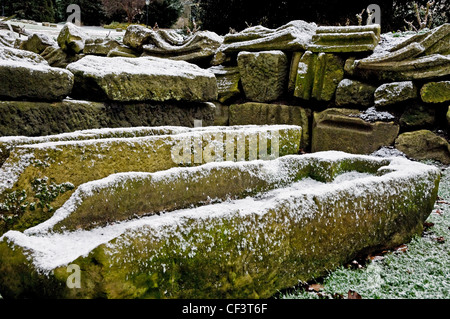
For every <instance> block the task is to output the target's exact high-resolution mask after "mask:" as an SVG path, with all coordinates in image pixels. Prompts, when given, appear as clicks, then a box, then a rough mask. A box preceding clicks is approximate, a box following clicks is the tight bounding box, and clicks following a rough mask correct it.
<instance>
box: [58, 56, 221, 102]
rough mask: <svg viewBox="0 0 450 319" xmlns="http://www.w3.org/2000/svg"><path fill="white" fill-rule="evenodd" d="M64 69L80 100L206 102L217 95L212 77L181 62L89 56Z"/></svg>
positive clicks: (193, 65)
mask: <svg viewBox="0 0 450 319" xmlns="http://www.w3.org/2000/svg"><path fill="white" fill-rule="evenodd" d="M67 69H68V70H69V71H71V72H72V73H73V74H74V77H75V83H74V87H73V92H72V95H73V96H74V97H76V98H81V99H88V100H89V99H90V100H93V101H98V100H111V101H119V102H131V101H160V102H162V101H189V102H207V101H214V100H216V99H217V95H218V93H217V81H216V77H215V76H214V74H213V73H212V72H210V71H208V70H204V69H202V68H200V67H198V66H196V65H195V64H191V63H188V62H185V61H172V60H168V59H161V58H155V57H140V58H123V57H114V58H107V57H100V56H92V55H90V56H86V57H84V58H82V59H81V60H79V61H77V62H74V63H71V64H69V65H68V66H67Z"/></svg>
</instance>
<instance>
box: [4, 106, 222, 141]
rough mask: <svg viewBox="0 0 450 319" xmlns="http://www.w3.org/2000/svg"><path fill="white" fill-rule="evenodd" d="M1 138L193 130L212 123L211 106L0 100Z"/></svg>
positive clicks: (213, 114) (213, 113) (213, 115)
mask: <svg viewBox="0 0 450 319" xmlns="http://www.w3.org/2000/svg"><path fill="white" fill-rule="evenodd" d="M0 118H1V119H2V121H1V123H0V136H18V135H19V136H20V135H25V136H43V135H50V134H60V133H66V132H73V131H76V130H86V129H95V128H119V127H138V126H168V125H169V126H185V127H193V126H194V120H202V122H203V126H210V125H213V124H214V121H215V107H214V106H213V105H211V103H162V102H153V103H131V104H130V103H128V104H121V103H103V102H88V101H78V100H71V99H65V100H63V101H61V102H54V103H47V102H24V101H0Z"/></svg>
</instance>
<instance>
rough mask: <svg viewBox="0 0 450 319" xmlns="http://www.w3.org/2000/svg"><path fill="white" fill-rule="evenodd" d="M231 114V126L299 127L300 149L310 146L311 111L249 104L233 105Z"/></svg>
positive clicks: (274, 105)
mask: <svg viewBox="0 0 450 319" xmlns="http://www.w3.org/2000/svg"><path fill="white" fill-rule="evenodd" d="M229 113H230V116H229V125H249V124H253V125H275V124H288V125H298V126H300V127H301V128H302V139H301V145H300V147H301V148H303V149H305V148H307V147H308V146H309V140H310V139H309V136H310V132H309V129H310V128H309V126H310V125H309V117H310V113H311V111H310V110H309V109H304V108H302V107H298V106H290V105H281V104H265V103H254V102H249V103H244V104H233V105H231V106H230V110H229Z"/></svg>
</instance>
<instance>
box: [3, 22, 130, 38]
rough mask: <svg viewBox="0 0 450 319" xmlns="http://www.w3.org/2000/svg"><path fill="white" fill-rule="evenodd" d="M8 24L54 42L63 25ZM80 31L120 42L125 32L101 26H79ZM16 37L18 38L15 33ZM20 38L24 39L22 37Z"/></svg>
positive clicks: (93, 36) (91, 35)
mask: <svg viewBox="0 0 450 319" xmlns="http://www.w3.org/2000/svg"><path fill="white" fill-rule="evenodd" d="M10 24H12V25H17V26H20V27H22V28H25V30H26V31H28V32H31V33H42V34H45V35H48V36H50V37H51V38H53V39H54V40H56V39H57V38H58V35H59V32H60V31H61V29H62V28H63V26H64V24H65V23H58V24H55V26H56V27H46V26H43V25H42V24H41V23H38V24H37V25H35V24H30V23H24V22H10ZM81 29H82V30H83V31H84V32H85V33H87V34H88V35H89V36H90V37H92V38H106V37H109V38H110V39H116V40H118V39H120V40H121V39H122V38H123V36H124V35H125V31H122V32H118V31H116V30H115V29H105V28H103V27H101V26H81ZM5 31H6V32H8V31H7V30H0V32H3V33H5ZM16 36H18V35H17V33H16ZM21 37H22V38H24V36H21Z"/></svg>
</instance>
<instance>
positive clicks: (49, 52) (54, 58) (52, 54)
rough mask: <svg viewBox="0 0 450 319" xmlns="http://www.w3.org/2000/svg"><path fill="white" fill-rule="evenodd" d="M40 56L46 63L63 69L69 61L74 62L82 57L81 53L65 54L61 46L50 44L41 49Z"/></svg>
mask: <svg viewBox="0 0 450 319" xmlns="http://www.w3.org/2000/svg"><path fill="white" fill-rule="evenodd" d="M41 56H42V57H43V58H44V59H45V60H46V61H47V63H48V64H49V65H50V66H52V67H55V68H63V69H65V68H66V67H67V66H68V65H69V64H70V63H73V62H76V61H78V60H79V59H81V58H82V55H81V54H67V53H66V52H64V51H63V50H62V49H61V48H59V47H55V46H50V47H47V48H45V50H44V51H42V53H41Z"/></svg>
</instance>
